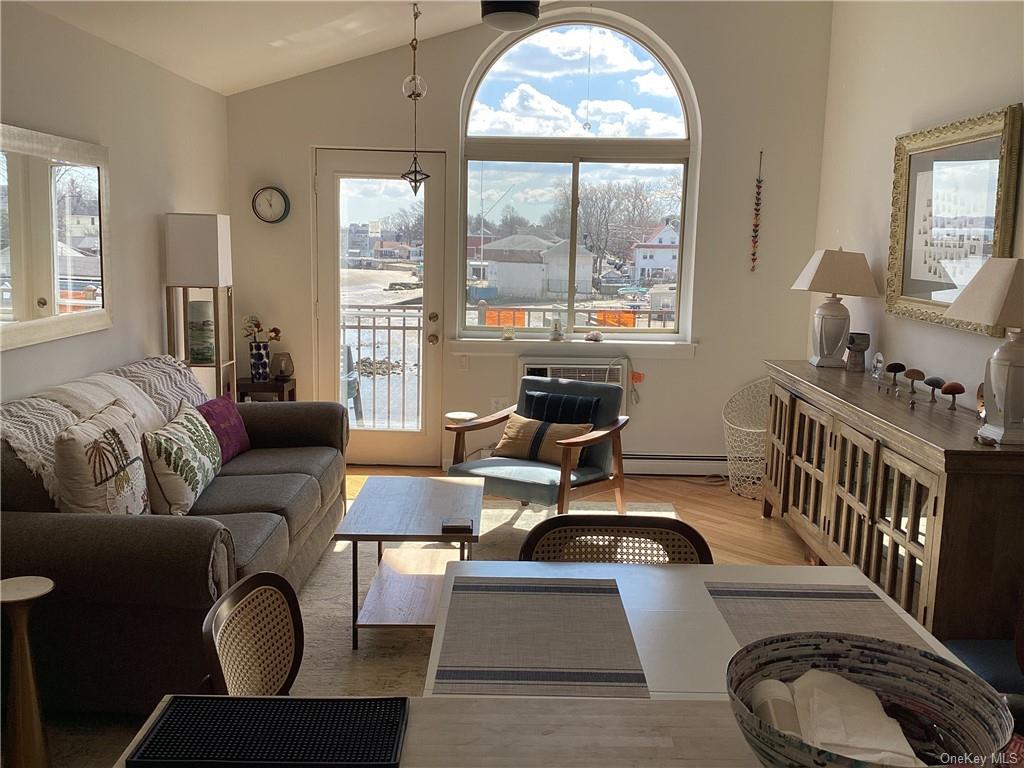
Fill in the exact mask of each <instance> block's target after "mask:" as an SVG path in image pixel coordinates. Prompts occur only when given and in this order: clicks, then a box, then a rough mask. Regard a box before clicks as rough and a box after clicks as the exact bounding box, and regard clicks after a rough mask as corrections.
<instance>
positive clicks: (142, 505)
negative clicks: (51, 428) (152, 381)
mask: <svg viewBox="0 0 1024 768" xmlns="http://www.w3.org/2000/svg"><path fill="white" fill-rule="evenodd" d="M54 455H55V460H54V471H55V472H56V473H57V480H58V481H59V484H60V498H59V500H58V506H59V507H60V509H61V511H62V512H101V513H106V514H114V515H144V514H147V513H148V512H149V494H148V493H147V491H146V470H145V468H144V467H143V464H142V442H141V439H140V437H139V429H138V427H137V426H136V424H135V416H134V415H133V414H132V412H131V411H130V410H128V408H127V406H126V405H125V403H124V401H122V400H115V401H114V402H112V403H110V404H109V405H107V406H105V407H103V408H101V409H100V410H99V411H97V412H96V413H94V414H92V415H91V416H88V417H87V418H84V419H82V420H81V421H79V422H78V423H77V424H72V425H71V426H70V427H68V428H67V429H65V430H64V431H63V432H61V433H60V434H59V435H57V439H56V440H55V441H54Z"/></svg>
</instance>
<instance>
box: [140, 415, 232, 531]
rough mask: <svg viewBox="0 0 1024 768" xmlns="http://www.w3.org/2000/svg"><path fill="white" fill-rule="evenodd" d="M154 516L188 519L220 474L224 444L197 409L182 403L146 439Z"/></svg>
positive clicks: (147, 471)
mask: <svg viewBox="0 0 1024 768" xmlns="http://www.w3.org/2000/svg"><path fill="white" fill-rule="evenodd" d="M142 446H143V449H144V453H145V457H146V475H147V477H148V479H149V488H150V494H149V495H150V497H151V499H152V505H153V512H154V513H155V514H158V515H185V514H188V511H189V510H190V509H192V505H193V504H195V502H196V499H198V498H199V494H201V493H202V492H203V491H204V490H206V486H208V485H209V484H210V483H211V482H213V478H214V477H216V475H217V472H218V470H220V465H221V461H220V443H218V442H217V436H216V435H215V434H213V430H212V429H210V425H209V424H207V423H206V421H205V420H204V419H203V417H202V416H200V415H199V411H197V410H196V409H195V407H194V406H191V405H189V404H188V403H186V402H184V401H182V403H181V405H180V406H179V407H178V413H177V414H176V415H175V417H174V418H173V419H171V420H170V421H169V422H167V423H166V424H165V425H164V426H162V427H161V428H160V429H156V430H153V431H152V432H147V433H146V434H144V435H143V436H142Z"/></svg>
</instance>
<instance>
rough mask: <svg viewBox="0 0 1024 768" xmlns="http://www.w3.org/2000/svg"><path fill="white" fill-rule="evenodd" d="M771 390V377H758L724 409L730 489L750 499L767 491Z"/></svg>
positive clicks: (760, 496)
mask: <svg viewBox="0 0 1024 768" xmlns="http://www.w3.org/2000/svg"><path fill="white" fill-rule="evenodd" d="M770 391H771V383H770V380H769V379H768V378H767V377H766V378H763V379H758V380H757V381H755V382H754V383H752V384H748V385H747V386H745V387H743V389H741V390H740V391H739V392H737V393H736V394H734V395H733V396H732V397H730V398H729V399H728V400H726V401H725V406H724V407H723V408H722V423H723V424H724V425H725V454H726V458H727V459H728V465H729V490H731V491H732V492H733V493H735V494H736V495H737V496H743V497H745V498H748V499H760V498H762V496H763V494H764V487H763V486H764V473H765V453H764V446H765V438H766V437H767V435H768V429H767V422H768V393H769V392H770Z"/></svg>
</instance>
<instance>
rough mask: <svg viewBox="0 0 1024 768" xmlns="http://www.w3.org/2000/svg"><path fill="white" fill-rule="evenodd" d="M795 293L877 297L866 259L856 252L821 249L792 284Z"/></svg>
mask: <svg viewBox="0 0 1024 768" xmlns="http://www.w3.org/2000/svg"><path fill="white" fill-rule="evenodd" d="M793 290H794V291H815V292H817V293H838V294H842V295H843V296H877V295H878V288H877V286H876V285H875V279H874V278H873V277H872V276H871V268H870V267H868V259H867V257H866V256H865V255H864V254H863V253H859V252H857V251H844V250H843V249H842V248H840V249H839V250H837V251H834V250H832V249H831V248H824V249H822V250H820V251H815V252H814V255H813V256H811V260H810V261H808V262H807V266H806V267H804V271H803V272H801V273H800V276H799V277H798V278H797V279H796V282H795V283H793Z"/></svg>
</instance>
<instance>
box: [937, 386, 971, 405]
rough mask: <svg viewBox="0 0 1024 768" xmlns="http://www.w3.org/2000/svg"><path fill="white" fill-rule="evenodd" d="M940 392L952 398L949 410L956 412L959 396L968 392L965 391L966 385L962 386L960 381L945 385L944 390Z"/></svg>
mask: <svg viewBox="0 0 1024 768" xmlns="http://www.w3.org/2000/svg"><path fill="white" fill-rule="evenodd" d="M939 391H940V392H942V394H944V395H949V396H950V397H951V398H952V400H951V401H950V403H949V409H948V410H950V411H955V410H956V396H957V395H962V394H963V393H964V392H965V391H966V390H965V389H964V385H963V384H961V383H960V382H959V381H951V382H949V383H947V384H943V385H942V389H941V390H939Z"/></svg>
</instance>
